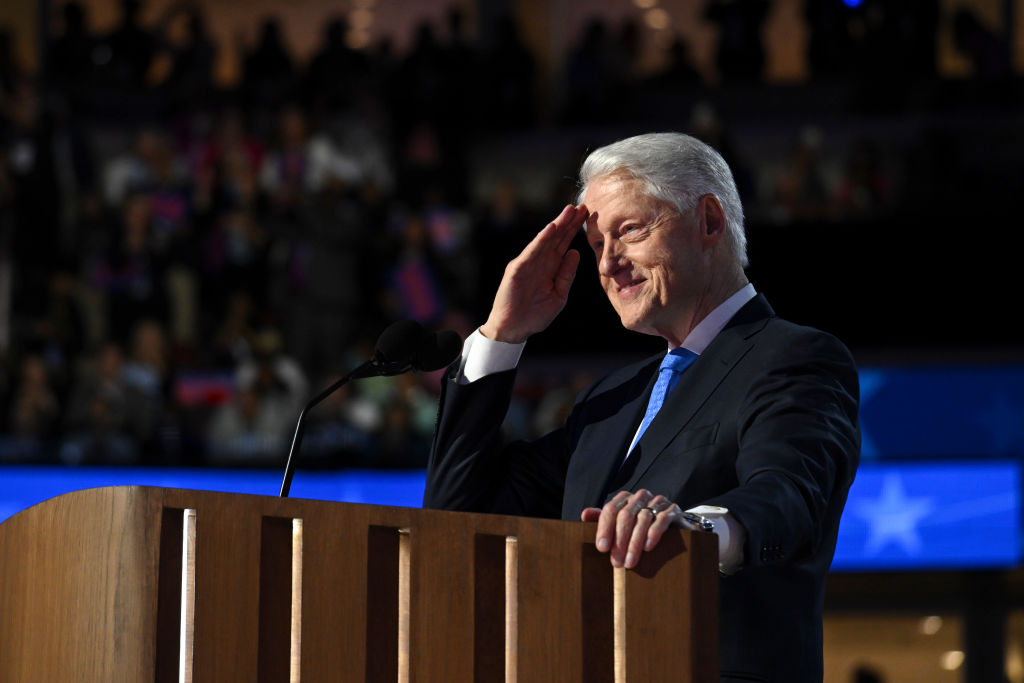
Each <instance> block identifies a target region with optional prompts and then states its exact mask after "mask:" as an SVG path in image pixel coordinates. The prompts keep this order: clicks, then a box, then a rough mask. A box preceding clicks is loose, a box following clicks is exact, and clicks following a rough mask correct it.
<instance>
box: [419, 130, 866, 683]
mask: <svg viewBox="0 0 1024 683" xmlns="http://www.w3.org/2000/svg"><path fill="white" fill-rule="evenodd" d="M580 185H581V192H580V197H581V199H582V200H583V201H582V203H581V204H579V205H578V206H567V207H566V208H565V209H564V210H563V211H562V213H561V214H560V215H559V216H558V218H556V219H555V220H554V221H553V222H552V223H550V224H548V225H547V226H546V227H545V228H544V229H543V230H542V231H541V232H540V233H539V234H538V235H537V236H536V237H535V238H534V239H533V241H532V242H531V243H530V244H529V245H528V246H527V247H526V249H525V250H524V251H523V252H522V254H520V255H519V256H518V257H517V258H516V259H514V260H513V261H512V262H511V263H510V264H509V266H508V268H507V269H506V271H505V276H504V279H503V280H502V282H501V284H500V286H499V288H498V292H497V295H496V296H495V300H494V305H493V308H492V309H491V313H490V315H489V317H488V319H487V322H486V323H485V324H484V325H483V326H482V327H481V328H480V329H479V330H478V331H477V332H475V333H474V334H473V335H471V336H470V338H469V339H467V340H466V345H465V347H464V349H463V355H462V358H461V360H460V362H459V363H458V364H457V365H456V366H453V369H452V371H451V372H450V373H449V376H448V377H447V378H446V379H445V381H444V387H443V394H442V397H441V402H442V404H441V414H440V420H439V422H438V426H437V431H436V434H435V438H434V444H433V451H432V453H431V459H430V466H429V471H428V477H427V489H426V494H425V497H424V505H425V506H426V507H438V508H447V509H458V510H472V511H484V512H498V513H506V514H522V515H535V516H546V517H559V516H561V518H562V519H567V520H568V519H583V520H584V521H597V523H598V524H597V533H596V539H595V542H596V544H597V548H598V550H600V551H602V552H609V554H610V557H611V562H612V564H613V565H614V566H616V567H626V568H630V567H633V566H635V564H636V562H637V561H638V559H639V557H640V555H641V554H642V553H643V552H644V551H646V550H650V549H651V548H652V547H653V546H654V545H655V544H657V543H658V541H659V539H660V538H661V536H662V534H663V533H664V531H665V529H666V528H668V527H669V526H670V525H673V524H674V525H679V526H687V525H690V524H692V523H693V522H692V521H691V520H695V521H696V522H697V523H698V524H700V525H701V526H703V525H705V524H708V523H710V525H712V526H713V527H714V530H715V531H716V532H717V533H718V534H719V548H720V553H719V560H720V569H721V575H722V578H721V583H720V626H721V630H720V653H721V676H722V680H757V681H780V682H784V683H794V682H798V681H815V680H817V681H820V680H821V678H822V643H821V613H822V603H823V599H824V582H825V575H826V573H827V572H828V568H829V565H830V564H831V561H832V554H833V552H834V549H835V542H836V533H837V530H838V526H839V517H840V514H841V512H842V508H843V505H844V504H845V502H846V495H847V491H848V489H849V487H850V484H851V483H852V481H853V477H854V472H855V470H856V467H857V461H858V457H859V450H860V435H859V430H858V426H857V401H858V385H857V374H856V368H855V366H854V362H853V359H852V358H851V356H850V354H849V352H848V351H847V349H846V348H845V347H844V346H843V345H842V344H841V343H840V342H839V341H838V340H837V339H835V338H834V337H831V336H829V335H827V334H825V333H823V332H820V331H818V330H814V329H811V328H807V327H801V326H798V325H794V324H792V323H790V322H786V321H784V320H781V319H779V318H777V317H775V315H774V312H773V311H772V309H771V307H770V306H769V305H768V302H767V301H766V300H765V298H764V297H763V296H762V295H759V294H757V293H756V292H755V291H754V288H753V285H752V284H751V283H750V282H748V280H747V278H746V275H745V274H744V267H745V266H746V263H747V258H746V239H745V236H744V232H743V213H742V206H741V204H740V200H739V195H738V193H737V191H736V185H735V182H734V181H733V178H732V174H731V173H730V171H729V168H728V166H727V165H726V164H725V162H724V161H723V160H722V158H721V156H720V155H719V154H718V153H717V152H715V151H714V150H713V149H711V148H710V147H708V146H707V145H705V144H703V143H701V142H699V141H698V140H696V139H694V138H692V137H689V136H686V135H681V134H674V133H662V134H652V135H642V136H637V137H633V138H628V139H626V140H621V141H619V142H616V143H613V144H611V145H608V146H607V147H603V148H601V149H598V150H596V151H595V152H593V153H592V154H591V155H590V156H589V157H588V158H587V160H586V161H585V162H584V164H583V167H582V168H581V170H580ZM581 227H582V228H584V229H585V230H586V236H587V241H588V242H589V244H590V247H591V249H592V250H593V252H594V256H595V258H596V259H597V264H598V272H599V276H600V281H601V286H602V287H603V289H604V291H605V293H606V294H607V296H608V298H609V300H610V301H611V304H612V306H613V307H614V308H615V310H616V312H617V313H618V314H619V317H620V319H621V321H622V324H623V326H625V327H626V328H627V329H630V330H634V331H637V332H641V333H644V334H654V335H658V336H660V337H662V338H664V339H665V340H666V342H667V345H668V348H669V351H670V353H669V354H668V355H665V354H659V356H656V357H654V358H651V359H648V360H645V361H642V362H639V363H636V364H633V365H630V366H627V367H625V368H622V369H620V370H616V371H614V372H612V373H611V374H609V375H608V376H606V377H604V378H602V379H600V380H598V381H597V382H595V383H594V384H593V385H592V386H590V387H589V388H587V389H586V390H584V391H583V392H582V393H581V394H580V395H579V397H578V398H577V401H576V404H575V406H574V408H573V411H572V413H571V414H570V416H569V418H568V419H567V420H566V422H565V425H564V426H563V427H562V428H560V429H558V430H556V431H555V432H553V433H551V434H549V435H546V436H544V437H542V438H540V439H538V440H536V441H534V442H530V443H524V442H517V443H510V444H505V443H503V442H502V441H501V438H500V433H499V432H500V425H501V422H502V420H503V417H504V414H505V411H506V409H507V407H508V402H509V398H510V395H511V391H512V386H513V382H514V378H515V372H514V368H515V365H516V363H517V362H518V358H519V354H520V352H521V350H522V348H523V344H524V343H525V341H526V340H527V338H529V337H530V336H531V335H533V334H536V333H538V332H541V331H542V330H544V329H545V328H546V327H547V326H548V325H549V324H550V323H551V322H552V320H554V318H555V317H556V316H557V315H558V313H559V312H560V311H561V310H562V308H563V306H564V305H565V301H566V297H567V295H568V292H569V287H570V285H571V284H572V280H573V276H574V274H575V270H576V267H577V265H578V263H579V258H580V256H579V254H578V253H577V252H576V251H575V250H570V249H569V244H570V242H571V241H572V238H573V236H574V234H575V233H576V231H577V230H579V229H580V228H581ZM673 356H683V357H687V360H689V361H691V364H690V365H689V367H688V368H687V369H685V371H682V372H681V374H680V373H678V372H672V371H670V370H666V371H665V372H660V371H659V367H660V366H661V365H662V362H663V358H664V359H669V358H670V357H673ZM666 362H668V361H666ZM662 376H664V377H665V378H668V380H667V381H668V383H669V384H671V383H672V382H673V381H674V382H675V385H674V388H670V389H669V390H668V393H667V397H666V398H665V399H664V403H663V405H662V406H661V408H660V409H659V410H657V412H656V413H655V415H654V417H653V419H651V418H649V417H648V416H647V413H648V412H651V411H648V403H649V399H650V397H651V395H652V393H662V392H664V391H665V390H664V384H665V382H666V380H665V379H661V380H660V381H659V377H662ZM655 403H657V402H656V401H655ZM684 511H688V512H684ZM691 528H692V527H691ZM669 627H670V626H669Z"/></svg>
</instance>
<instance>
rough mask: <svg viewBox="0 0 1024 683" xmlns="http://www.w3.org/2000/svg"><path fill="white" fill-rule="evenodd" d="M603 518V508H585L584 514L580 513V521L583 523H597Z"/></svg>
mask: <svg viewBox="0 0 1024 683" xmlns="http://www.w3.org/2000/svg"><path fill="white" fill-rule="evenodd" d="M600 518H601V508H583V512H581V513H580V521H583V522H596V521H597V520H598V519H600Z"/></svg>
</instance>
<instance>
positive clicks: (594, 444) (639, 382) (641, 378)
mask: <svg viewBox="0 0 1024 683" xmlns="http://www.w3.org/2000/svg"><path fill="white" fill-rule="evenodd" d="M662 355H663V354H662ZM661 358H662V356H661V355H659V356H656V357H654V358H650V359H648V360H646V361H644V363H643V364H642V367H640V368H639V370H634V371H633V377H632V379H631V380H629V382H628V383H627V384H626V385H625V386H624V387H623V389H624V392H623V393H622V394H621V396H623V397H626V400H624V401H622V400H619V402H618V403H617V405H616V409H615V412H614V414H613V415H612V416H611V417H610V419H607V420H603V421H602V426H600V427H597V428H593V429H591V430H589V431H588V434H587V436H586V437H585V438H584V439H582V440H581V441H580V442H579V444H577V446H576V452H577V453H580V454H586V455H585V457H584V458H582V459H581V461H579V462H577V463H576V465H577V466H581V467H582V468H583V469H582V470H581V472H580V474H581V475H582V476H580V477H579V478H578V479H576V481H577V482H578V485H577V486H572V487H567V488H566V500H565V501H564V502H565V509H566V510H572V511H574V512H573V514H578V512H577V511H578V510H581V509H583V508H584V507H589V506H595V505H596V506H598V507H600V506H601V505H603V504H604V491H605V490H606V488H607V487H608V486H609V482H610V481H613V480H614V479H615V477H616V473H617V472H619V468H620V467H621V466H622V460H623V458H625V457H626V449H627V448H628V447H629V443H630V441H632V440H633V434H634V433H635V432H636V428H637V426H638V425H639V424H640V420H642V419H643V415H644V412H645V411H646V410H647V399H648V397H649V396H650V395H651V389H652V388H653V386H654V380H655V375H656V374H657V371H658V364H659V363H660V362H661Z"/></svg>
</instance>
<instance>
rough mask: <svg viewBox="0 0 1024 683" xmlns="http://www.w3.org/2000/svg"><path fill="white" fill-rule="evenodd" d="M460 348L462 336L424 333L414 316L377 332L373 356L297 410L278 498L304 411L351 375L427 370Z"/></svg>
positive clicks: (286, 485) (286, 484) (288, 477)
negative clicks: (297, 414)
mask: <svg viewBox="0 0 1024 683" xmlns="http://www.w3.org/2000/svg"><path fill="white" fill-rule="evenodd" d="M461 351H462V338H461V337H460V336H459V335H458V333H456V332H454V331H453V330H442V331H440V332H432V333H428V332H427V331H426V330H425V329H423V326H422V325H420V324H419V323H418V322H416V321H415V320H399V321H397V322H394V323H392V324H391V325H389V326H388V327H387V329H385V330H384V331H383V332H381V334H380V337H378V338H377V344H376V346H375V347H374V351H373V358H371V359H370V360H368V361H366V362H365V363H363V364H362V365H360V366H359V367H357V368H356V369H355V370H352V371H351V372H349V373H348V374H347V375H345V376H344V377H342V378H341V379H339V380H338V381H337V382H335V383H334V384H332V385H331V386H329V387H327V388H326V389H324V390H323V391H321V392H320V393H319V394H317V395H316V396H314V397H313V398H312V399H310V401H309V403H307V404H306V405H305V407H303V409H302V411H301V412H300V413H299V419H298V420H297V421H296V424H295V434H294V435H293V436H292V445H291V448H289V449H288V460H287V462H286V463H285V468H284V479H283V480H282V482H281V492H280V497H281V498H287V497H288V492H289V490H290V489H291V485H292V477H293V476H294V474H295V466H294V465H293V463H294V456H295V454H296V453H297V452H298V450H299V446H300V445H301V443H302V434H303V431H304V425H305V419H306V415H307V413H309V411H310V410H312V409H313V407H315V406H316V405H317V404H319V403H320V402H321V401H323V400H324V399H325V398H327V397H328V396H330V395H331V394H333V393H334V392H335V391H337V390H338V389H340V388H341V387H342V386H343V385H344V384H346V383H347V382H348V381H349V380H352V379H362V378H365V377H386V376H391V375H400V374H402V373H404V372H409V371H410V370H422V371H426V372H431V371H434V370H439V369H441V368H443V367H445V366H447V365H449V364H451V363H452V362H453V361H454V360H455V359H456V358H457V357H458V355H459V353H460V352H461Z"/></svg>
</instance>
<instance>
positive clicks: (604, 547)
mask: <svg viewBox="0 0 1024 683" xmlns="http://www.w3.org/2000/svg"><path fill="white" fill-rule="evenodd" d="M611 545H612V542H611V541H609V540H608V539H607V538H599V539H597V549H598V550H599V551H601V552H602V553H606V552H608V548H610V547H611Z"/></svg>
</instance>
